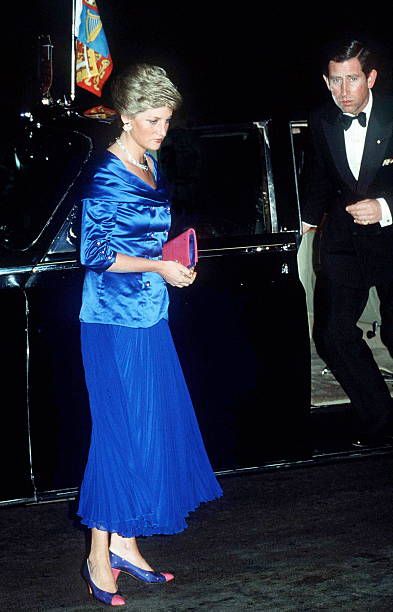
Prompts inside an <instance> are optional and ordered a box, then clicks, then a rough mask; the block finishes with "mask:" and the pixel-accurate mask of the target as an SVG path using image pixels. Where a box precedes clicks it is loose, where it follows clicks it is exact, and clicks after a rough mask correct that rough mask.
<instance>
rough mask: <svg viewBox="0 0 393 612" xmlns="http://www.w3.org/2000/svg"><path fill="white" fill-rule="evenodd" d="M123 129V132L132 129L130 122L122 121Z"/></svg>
mask: <svg viewBox="0 0 393 612" xmlns="http://www.w3.org/2000/svg"><path fill="white" fill-rule="evenodd" d="M123 130H124V131H125V132H131V130H132V125H131V123H123Z"/></svg>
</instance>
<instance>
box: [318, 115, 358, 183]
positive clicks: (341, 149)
mask: <svg viewBox="0 0 393 612" xmlns="http://www.w3.org/2000/svg"><path fill="white" fill-rule="evenodd" d="M322 128H323V130H324V133H325V137H326V141H327V144H328V147H329V150H330V155H331V157H332V159H333V162H334V165H335V166H336V169H337V172H338V173H339V174H340V176H341V178H342V179H343V181H345V182H346V183H347V185H348V186H349V187H350V189H351V190H352V191H355V189H356V179H355V177H354V176H353V174H352V172H351V169H350V167H349V164H348V159H347V154H346V152H345V140H344V129H343V126H342V124H341V123H340V121H339V119H338V113H337V112H335V113H334V114H333V113H331V114H330V116H328V117H327V118H326V119H323V120H322Z"/></svg>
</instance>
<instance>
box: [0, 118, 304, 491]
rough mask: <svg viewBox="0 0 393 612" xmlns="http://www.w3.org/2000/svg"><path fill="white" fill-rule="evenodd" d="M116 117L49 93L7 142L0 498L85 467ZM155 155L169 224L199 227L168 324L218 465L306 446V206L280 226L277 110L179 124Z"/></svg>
mask: <svg viewBox="0 0 393 612" xmlns="http://www.w3.org/2000/svg"><path fill="white" fill-rule="evenodd" d="M115 130H116V127H115V125H114V123H113V122H112V121H111V120H110V119H92V118H87V117H85V116H83V115H82V114H79V113H78V112H77V111H76V110H72V109H69V108H66V107H61V106H60V107H58V106H55V107H52V108H46V109H44V108H40V109H38V110H37V112H36V113H34V112H33V114H32V115H31V114H26V115H24V116H23V117H21V118H20V119H19V121H18V125H17V129H16V130H13V132H12V133H13V137H12V138H10V139H9V140H8V141H6V142H4V144H3V146H2V151H1V161H0V163H1V166H0V180H1V184H0V185H1V204H0V288H1V299H0V308H1V348H2V367H1V384H2V390H3V394H2V395H3V409H2V444H1V451H0V452H1V465H2V466H3V478H2V484H1V487H0V501H2V503H11V502H13V503H15V502H21V501H33V502H34V501H38V500H46V499H48V500H49V499H53V498H62V497H67V496H72V495H75V493H76V492H77V488H78V485H79V482H80V480H81V477H82V474H83V468H84V464H85V461H86V454H87V450H88V445H89V432H90V418H89V409H88V398H87V392H86V388H85V383H84V374H83V367H82V362H81V355H80V346H79V319H78V316H79V309H80V304H81V289H82V282H83V269H82V268H81V266H80V263H79V257H78V237H79V223H80V220H79V218H80V203H79V198H80V196H79V194H80V191H81V184H82V181H83V176H84V173H85V170H86V168H87V167H88V165H89V163H90V161H91V159H92V157H93V155H94V153H95V152H96V151H97V150H101V149H102V148H103V147H106V146H107V144H108V142H109V141H110V140H111V139H112V138H113V134H114V132H115ZM159 161H160V164H161V165H162V168H163V171H164V172H165V174H166V176H167V178H168V181H169V184H170V186H171V199H172V202H173V224H172V230H171V234H170V237H171V236H174V235H176V234H177V233H180V232H181V231H183V230H184V229H185V228H187V227H195V229H196V232H197V238H198V246H199V257H200V259H199V263H198V278H197V282H196V283H195V284H194V285H193V286H191V287H189V288H188V289H184V290H182V291H179V290H171V291H170V294H171V307H170V325H171V329H172V332H173V335H174V339H175V343H176V346H177V349H178V352H179V356H180V359H181V362H182V365H183V369H184V372H185V376H186V379H187V382H188V384H189V388H190V392H191V396H192V398H193V402H194V406H195V409H196V413H197V416H198V419H199V422H200V426H201V430H202V434H203V437H204V440H205V444H206V447H207V451H208V453H209V456H210V458H211V461H212V464H213V467H214V469H215V470H216V471H217V472H219V473H223V472H226V471H232V470H242V469H249V468H252V467H256V466H260V465H263V464H264V463H266V462H268V461H272V460H286V459H288V458H293V457H295V458H297V457H307V456H309V453H310V439H309V430H308V425H309V407H310V355H309V337H308V323H307V312H306V303H305V296H304V290H303V287H302V285H301V283H300V281H299V277H298V271H297V259H296V255H297V248H298V242H299V232H298V211H297V203H296V201H295V199H294V200H293V202H292V206H293V210H292V212H293V215H292V216H293V219H294V222H293V226H292V227H289V228H288V227H286V226H285V228H284V227H283V222H282V220H281V217H280V209H279V207H277V206H276V194H275V185H274V181H273V172H272V156H271V150H270V144H269V121H255V122H249V123H247V124H243V125H226V126H201V127H193V128H192V127H190V128H180V127H178V128H173V129H172V130H171V132H170V133H169V134H168V138H167V140H166V141H165V145H164V146H163V148H162V150H161V152H160V159H159ZM290 163H291V162H290V159H289V158H288V164H290ZM284 217H285V214H283V218H284Z"/></svg>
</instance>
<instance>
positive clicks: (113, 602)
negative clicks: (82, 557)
mask: <svg viewBox="0 0 393 612" xmlns="http://www.w3.org/2000/svg"><path fill="white" fill-rule="evenodd" d="M82 576H83V578H84V579H85V580H86V582H87V586H88V588H89V593H90V595H93V597H94V598H95V599H97V601H100V602H101V603H104V604H106V605H107V606H124V605H125V603H126V602H125V599H124V598H123V597H122V596H121V595H120V593H119V591H116V593H109V592H108V591H103V590H102V589H99V588H98V586H96V585H95V584H94V582H93V581H92V579H91V576H90V569H89V562H88V560H87V559H86V561H85V562H84V564H83V568H82Z"/></svg>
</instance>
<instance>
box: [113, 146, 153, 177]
mask: <svg viewBox="0 0 393 612" xmlns="http://www.w3.org/2000/svg"><path fill="white" fill-rule="evenodd" d="M115 142H116V144H117V145H118V146H119V147H120V149H121V150H122V151H123V153H125V154H126V156H127V161H129V162H130V164H133V165H134V166H137V167H138V168H140V169H141V170H144V171H145V172H147V171H148V170H150V168H149V164H148V163H147V155H146V153H144V154H143V157H144V158H145V162H146V163H145V164H142V163H141V162H139V161H137V160H136V159H134V158H133V157H131V154H130V152H129V151H128V150H127V149H126V148H125V146H124V145H123V143H122V141H121V140H120V138H116V140H115Z"/></svg>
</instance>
